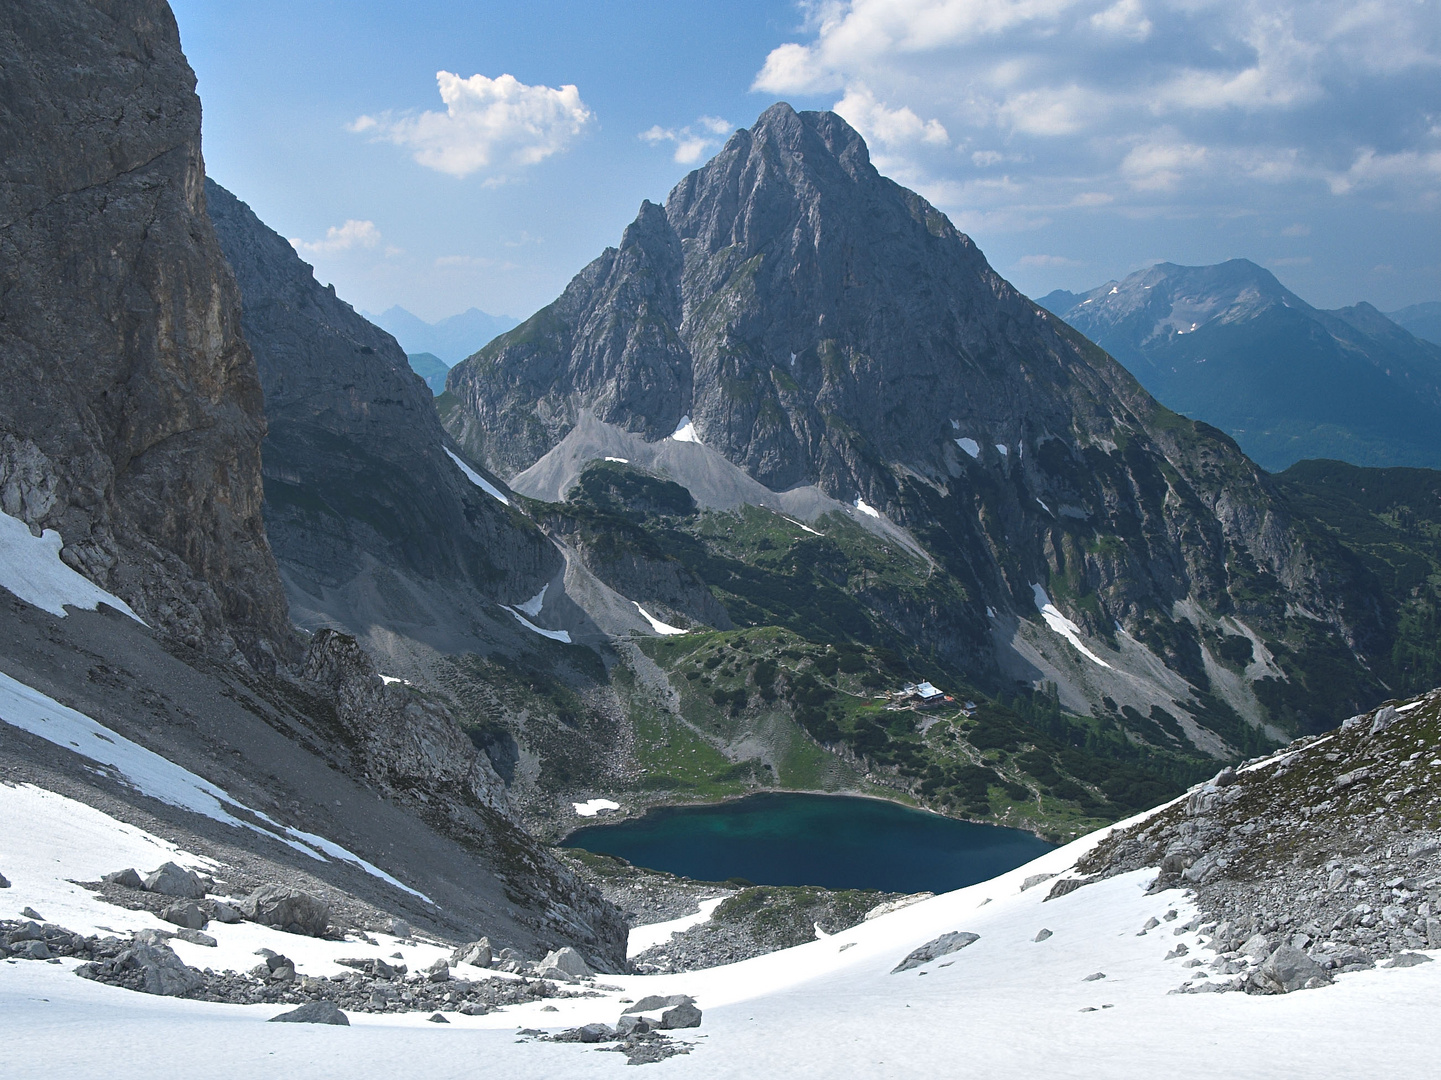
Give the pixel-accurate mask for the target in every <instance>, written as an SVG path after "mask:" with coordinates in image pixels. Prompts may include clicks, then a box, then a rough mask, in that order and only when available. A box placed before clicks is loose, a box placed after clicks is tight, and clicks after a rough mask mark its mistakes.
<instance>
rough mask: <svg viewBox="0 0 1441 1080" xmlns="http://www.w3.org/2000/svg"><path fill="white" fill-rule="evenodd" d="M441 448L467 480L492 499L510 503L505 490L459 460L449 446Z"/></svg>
mask: <svg viewBox="0 0 1441 1080" xmlns="http://www.w3.org/2000/svg"><path fill="white" fill-rule="evenodd" d="M441 449H442V450H444V451H445V456H446V457H448V458H450V460H451V461H453V462H455V464H456V467H457V468H459V469H460V471H461V472H463V473H464V474H465V478H466V479H467V480H469V481H470V482H471V483H472V484H474V485H475V486H476V487H478V488H480V490H481V491H483V492H485V493H486V494H487V495H489V496H490V497H491V498H492V499H497V500H499V501H500V502H502V503H504V504H505V505H506V506H509V505H510V500H509V499H507V498H506V497H505V492H503V491H501V490H500V488H498V487H496V486H495V485H494V484H492V483H491V482H490V481H489V480H487V479H486V478H485V477H483V476H481V475H480V473H478V472H476V471H475V470H474V469H472V468H471V467H470V466H469V465H467V464H466V463H465V462H463V461H461V460H460V458H459V457H457V456H456V455H455V454H453V453H451V452H450V448H449V447H447V446H442V447H441Z"/></svg>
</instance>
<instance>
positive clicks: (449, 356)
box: [367, 305, 520, 389]
mask: <svg viewBox="0 0 1441 1080" xmlns="http://www.w3.org/2000/svg"><path fill="white" fill-rule="evenodd" d="M367 318H369V319H370V320H371V321H372V322H374V323H375V325H376V326H379V327H380V328H381V329H382V330H385V331H387V332H389V333H390V334H391V335H392V336H394V338H395V340H396V341H398V342H400V347H401V348H402V349H404V350H405V351H406V353H407V354H414V353H430V354H431V355H432V356H434V357H435V358H436V359H438V360H440V361H441V362H442V363H444V364H445V365H446V366H447V367H449V366H451V365H454V364H458V363H460V361H462V360H464V359H465V358H466V357H467V356H469V355H470V354H471V353H474V352H478V351H480V349H481V347H482V346H483V345H485V344H486V343H487V342H489V341H490V340H491V338H493V337H495V336H496V335H497V334H503V333H505V331H507V330H509V329H510V328H511V327H513V326H516V325H517V324H518V323H519V321H520V320H518V319H512V318H511V317H510V316H508V315H491V314H489V313H487V312H484V311H481V310H480V308H471V309H469V310H468V311H462V312H461V313H460V314H459V315H452V316H451V317H450V318H448V319H441V320H440V321H439V322H436V323H428V322H426V321H425V320H424V319H422V318H421V317H420V316H419V315H412V314H411V313H410V312H409V311H406V310H405V308H403V307H400V306H399V305H396V306H395V307H391V308H388V309H387V310H386V311H384V312H382V313H381V314H379V315H368V316H367ZM417 370H419V369H417ZM421 377H422V378H426V379H428V378H429V376H428V375H426V374H425V373H424V372H421ZM431 389H435V388H434V387H431Z"/></svg>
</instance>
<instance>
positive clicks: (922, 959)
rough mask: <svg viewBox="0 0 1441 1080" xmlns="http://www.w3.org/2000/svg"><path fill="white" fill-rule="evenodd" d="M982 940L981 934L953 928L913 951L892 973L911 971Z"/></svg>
mask: <svg viewBox="0 0 1441 1080" xmlns="http://www.w3.org/2000/svg"><path fill="white" fill-rule="evenodd" d="M979 940H981V935H980V934H972V933H970V932H968V931H966V930H952V931H951V932H950V933H948V934H942V935H941V936H940V937H938V938H936V939H934V940H933V941H928V942H926V943H925V944H924V945H922V946H921V947H920V948H919V949H916V950H915V951H913V952H911V953H910V954H909V955H907V957H906V958H905V959H904V960H902V961H901V962H900V963H899V964H897V965H896V966H895V967H893V968H892V969H891V974H892V975H895V974H896V973H897V972H901V971H910V970H911V969H912V968H918V967H920V966H921V965H922V964H928V963H930V962H931V961H932V960H934V959H936V957H938V956H946V955H948V954H950V953H953V952H959V951H960V950H961V949H964V948H965V947H966V946H967V945H970V944H971V943H972V942H975V941H979Z"/></svg>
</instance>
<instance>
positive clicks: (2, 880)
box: [0, 874, 10, 889]
mask: <svg viewBox="0 0 1441 1080" xmlns="http://www.w3.org/2000/svg"><path fill="white" fill-rule="evenodd" d="M8 888H10V879H9V878H7V877H6V876H5V875H4V874H0V889H8Z"/></svg>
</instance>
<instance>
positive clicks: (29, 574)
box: [0, 511, 144, 625]
mask: <svg viewBox="0 0 1441 1080" xmlns="http://www.w3.org/2000/svg"><path fill="white" fill-rule="evenodd" d="M64 546H65V543H64V541H63V540H61V538H60V534H59V533H58V532H56V531H55V530H54V529H46V530H45V531H44V532H43V533H41V534H40V535H39V536H34V535H32V534H31V532H30V527H29V526H28V525H26V524H25V522H23V521H21V520H20V519H19V518H14V517H11V516H10V515H9V514H6V513H4V512H3V511H0V585H3V586H4V587H5V588H7V589H9V590H10V591H11V592H13V593H14V594H15V595H16V596H18V597H20V599H21V600H24V601H25V602H26V603H27V604H34V605H35V606H36V607H38V608H42V609H44V610H45V611H48V612H50V614H52V615H58V616H60V617H61V618H62V619H63V618H64V617H65V605H67V604H69V605H70V606H71V607H77V608H83V609H84V610H86V611H94V610H96V608H98V607H99V606H100V605H101V604H109V605H110V606H111V607H113V608H114V609H115V610H116V611H123V612H124V613H125V614H126V615H129V616H130V617H131V618H132V619H134V620H135V621H136V622H138V623H141V624H142V625H144V620H143V619H141V618H140V616H139V615H137V614H135V612H134V611H132V610H130V605H129V604H127V603H126V602H125V601H124V600H122V599H120V597H118V596H115V595H114V594H113V593H108V592H106V591H105V590H104V589H102V588H101V587H100V586H98V585H96V584H95V583H94V582H93V581H91V580H90V579H89V578H87V577H85V576H84V575H82V574H78V573H76V572H75V571H74V570H72V569H70V567H68V566H66V565H65V563H63V562H61V560H60V551H61V549H62V548H64Z"/></svg>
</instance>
